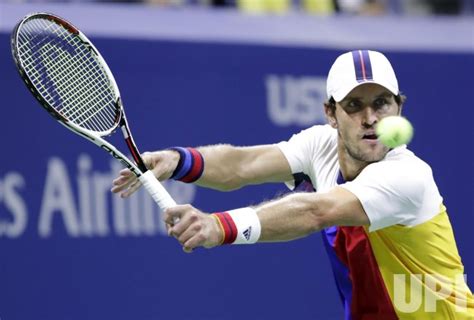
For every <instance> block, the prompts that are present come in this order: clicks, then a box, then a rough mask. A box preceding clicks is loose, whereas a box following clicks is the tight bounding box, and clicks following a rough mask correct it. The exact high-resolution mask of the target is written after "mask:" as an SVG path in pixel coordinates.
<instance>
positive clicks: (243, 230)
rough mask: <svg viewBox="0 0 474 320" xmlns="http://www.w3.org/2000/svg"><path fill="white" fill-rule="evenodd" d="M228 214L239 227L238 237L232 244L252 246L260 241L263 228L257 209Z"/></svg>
mask: <svg viewBox="0 0 474 320" xmlns="http://www.w3.org/2000/svg"><path fill="white" fill-rule="evenodd" d="M227 212H228V213H229V215H230V216H231V217H232V220H234V223H235V226H236V227H237V237H236V239H235V241H234V242H233V243H232V244H252V243H255V242H257V241H258V239H259V238H260V232H261V231H262V227H261V225H260V219H259V218H258V215H257V212H256V211H255V209H252V208H250V207H246V208H240V209H235V210H230V211H227Z"/></svg>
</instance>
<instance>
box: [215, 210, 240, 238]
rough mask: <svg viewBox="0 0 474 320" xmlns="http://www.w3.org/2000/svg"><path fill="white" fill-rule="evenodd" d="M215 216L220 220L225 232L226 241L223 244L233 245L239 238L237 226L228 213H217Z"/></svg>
mask: <svg viewBox="0 0 474 320" xmlns="http://www.w3.org/2000/svg"><path fill="white" fill-rule="evenodd" d="M214 215H215V216H216V217H217V219H219V222H220V225H221V227H222V230H223V231H224V240H223V241H222V244H232V243H234V241H235V239H236V238H237V226H236V225H235V223H234V220H233V219H232V217H231V216H230V214H229V213H228V212H217V213H214Z"/></svg>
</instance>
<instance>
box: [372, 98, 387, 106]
mask: <svg viewBox="0 0 474 320" xmlns="http://www.w3.org/2000/svg"><path fill="white" fill-rule="evenodd" d="M387 104H388V101H387V99H385V98H380V99H377V100H375V102H374V105H375V106H376V107H378V108H380V107H383V106H385V105H387Z"/></svg>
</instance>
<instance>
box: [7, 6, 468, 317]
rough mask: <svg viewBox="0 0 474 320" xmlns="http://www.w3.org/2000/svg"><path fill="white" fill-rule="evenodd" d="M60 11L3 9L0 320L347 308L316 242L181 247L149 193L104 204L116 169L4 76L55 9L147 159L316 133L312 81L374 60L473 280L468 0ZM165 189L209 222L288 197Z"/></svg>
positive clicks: (268, 190) (277, 190)
mask: <svg viewBox="0 0 474 320" xmlns="http://www.w3.org/2000/svg"><path fill="white" fill-rule="evenodd" d="M24 2H30V3H24ZM69 2H74V3H69V4H65V3H61V2H55V3H48V2H46V1H13V0H6V1H2V3H1V4H0V57H1V59H0V88H2V111H3V112H2V132H3V139H2V142H3V147H2V152H1V155H2V156H1V157H0V319H2V320H12V319H140V320H141V319H170V320H173V319H176V320H185V319H190V320H214V319H215V320H231V319H242V318H245V319H262V320H263V319H303V320H304V319H341V318H342V316H343V310H342V306H341V305H340V303H339V300H338V294H337V292H336V289H335V286H334V283H333V280H332V272H331V270H330V268H329V264H328V261H327V259H326V253H325V252H324V249H323V247H322V243H321V239H320V235H319V234H315V235H312V236H310V237H308V238H305V239H302V240H298V241H293V242H289V243H279V244H259V245H254V246H245V247H242V246H232V247H220V248H216V249H213V250H197V251H196V252H195V253H193V254H190V255H188V254H185V253H183V252H182V251H181V248H180V246H179V245H178V243H177V242H175V241H174V240H173V239H170V238H168V237H167V236H166V235H165V232H164V228H163V225H162V223H161V222H160V215H161V213H160V211H159V209H157V208H156V207H155V205H154V204H153V202H152V200H150V198H149V196H148V195H147V194H146V193H145V192H142V191H141V192H139V193H138V194H136V195H135V196H134V197H132V198H130V199H128V200H122V199H119V198H117V197H113V196H112V195H111V194H110V192H109V191H108V190H109V189H110V187H111V185H110V184H111V180H112V179H113V177H114V176H115V175H116V173H117V172H118V170H120V165H119V164H117V163H116V162H115V161H114V160H112V159H111V158H110V157H109V156H108V155H107V154H106V153H104V152H102V151H100V150H98V149H97V147H95V146H94V145H92V144H90V143H87V142H85V141H84V140H83V139H82V138H80V137H79V136H76V135H74V134H73V133H71V132H69V131H65V129H64V128H63V127H62V126H60V125H59V124H57V123H55V122H54V121H53V120H52V119H50V116H49V115H48V114H47V113H46V112H44V111H43V110H42V108H41V107H40V106H39V105H38V104H37V102H36V101H35V100H34V99H33V98H32V96H31V95H30V94H29V93H28V92H27V89H26V87H25V86H24V85H23V84H22V81H21V80H20V77H19V76H18V75H17V71H16V69H15V66H14V64H13V61H12V59H11V54H10V43H9V37H10V32H11V30H12V28H13V26H14V24H15V23H16V22H17V21H19V20H20V19H21V18H22V17H23V16H24V15H26V14H27V13H29V12H34V11H46V12H53V13H56V14H58V15H60V16H63V17H64V18H66V19H68V20H70V21H71V22H73V24H75V25H76V26H78V27H79V28H80V29H81V30H82V31H84V32H85V33H86V34H87V35H88V36H89V37H90V38H91V39H92V40H93V41H94V43H95V45H96V47H97V48H98V49H99V50H100V51H101V52H102V54H103V56H104V57H105V59H106V61H107V62H108V64H109V66H110V68H111V70H112V72H113V73H114V75H115V77H116V80H117V82H118V85H119V88H120V90H121V93H122V98H123V100H124V104H125V109H126V111H127V115H128V118H129V121H130V124H131V127H132V132H133V133H134V138H135V140H136V142H137V143H138V145H139V147H140V148H141V150H142V151H145V150H154V149H161V148H166V147H169V146H174V145H181V146H197V145H207V144H215V143H232V144H234V145H254V144H263V143H275V142H279V141H281V140H286V139H288V138H289V137H290V136H291V135H292V134H293V133H296V132H298V131H300V130H302V129H303V128H306V127H308V126H310V125H312V124H316V123H324V121H325V120H324V117H323V113H322V103H323V101H324V98H325V78H326V75H327V72H328V70H329V67H330V65H331V64H332V62H333V61H334V59H335V58H336V57H337V56H338V55H339V54H340V53H342V52H344V51H347V50H353V49H359V48H361V49H375V50H380V51H383V52H384V53H386V55H387V56H388V57H389V59H390V60H391V62H392V64H393V66H394V68H395V70H396V71H397V75H398V79H399V83H400V87H401V90H402V91H403V92H404V93H405V94H406V95H407V96H408V100H407V103H406V105H405V109H404V114H405V115H406V116H407V117H408V118H409V119H410V120H411V121H412V123H413V125H414V127H415V138H414V140H413V142H412V143H411V145H410V149H412V150H413V151H414V152H415V153H416V154H417V155H419V156H420V157H421V158H423V159H424V160H425V161H427V162H428V163H429V164H430V165H431V166H432V168H433V171H434V176H435V179H436V181H437V183H438V186H439V188H440V190H441V193H442V195H443V197H444V199H445V204H446V206H447V208H448V212H449V214H450V217H451V221H452V224H453V227H454V231H455V236H456V239H457V242H458V247H459V250H460V254H461V256H462V258H463V262H464V264H465V266H466V272H465V273H466V274H467V277H468V282H469V283H470V287H471V288H472V287H473V285H472V283H473V282H472V278H470V277H471V275H472V274H474V252H473V249H472V243H473V239H472V228H473V225H474V224H473V223H474V218H473V213H474V201H473V197H472V193H473V190H474V188H473V174H472V169H473V164H474V161H473V160H474V159H473V151H472V147H473V143H472V141H473V140H472V139H473V129H472V119H473V115H474V112H473V99H472V91H473V88H474V80H473V78H472V74H473V72H474V31H473V30H474V23H473V19H472V11H471V9H472V7H471V2H470V1H451V2H449V1H448V2H444V5H445V6H443V1H431V2H430V1H419V2H413V1H402V0H400V1H339V3H337V2H334V1H331V2H330V3H329V2H327V3H326V5H322V6H319V7H318V6H316V7H315V6H314V3H313V6H311V1H293V2H288V1H287V2H285V1H280V2H281V3H280V4H277V5H275V4H274V3H273V4H272V3H271V1H263V2H262V3H263V4H258V5H256V4H255V3H256V2H254V3H253V4H252V3H251V2H248V1H247V2H245V1H234V2H231V1H230V2H226V1H222V2H221V3H217V2H219V1H215V2H213V1H190V2H189V3H188V2H185V1H155V2H154V3H150V2H147V3H145V4H143V3H142V4H111V3H109V4H103V3H85V2H86V1H83V2H80V1H69ZM89 2H90V1H89ZM277 2H278V1H277ZM265 3H266V4H265ZM321 3H322V2H320V3H319V4H321ZM213 6H218V7H220V10H218V9H216V8H214V7H213ZM441 13H442V14H441ZM438 14H440V15H438ZM113 141H115V142H117V143H121V141H120V140H115V139H113ZM122 146H123V144H122ZM124 147H125V146H124ZM166 186H167V188H168V189H169V190H170V192H171V193H172V195H173V196H174V197H175V198H176V199H177V200H178V202H180V203H188V202H191V203H193V204H194V205H195V206H197V207H199V208H201V209H203V210H204V211H209V212H212V211H218V210H225V209H231V208H236V207H240V206H245V205H249V204H255V203H258V202H260V201H262V200H265V199H271V198H273V197H274V196H276V195H280V194H282V193H285V192H287V190H286V188H285V186H284V185H281V184H275V185H265V186H253V187H248V188H244V189H242V190H239V191H236V192H231V193H219V192H216V191H212V190H206V189H202V188H197V187H195V186H193V185H184V184H180V183H174V182H169V183H167V185H166ZM420 254H421V253H420ZM368 298H370V297H368Z"/></svg>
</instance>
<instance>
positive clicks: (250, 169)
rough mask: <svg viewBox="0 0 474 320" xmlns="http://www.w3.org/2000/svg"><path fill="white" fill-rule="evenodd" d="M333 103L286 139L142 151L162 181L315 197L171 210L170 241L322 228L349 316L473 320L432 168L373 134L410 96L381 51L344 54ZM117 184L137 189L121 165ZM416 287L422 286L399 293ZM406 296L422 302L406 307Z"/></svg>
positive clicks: (237, 238)
mask: <svg viewBox="0 0 474 320" xmlns="http://www.w3.org/2000/svg"><path fill="white" fill-rule="evenodd" d="M327 98H328V100H327V102H326V103H325V104H324V109H325V113H326V116H327V120H328V124H327V125H316V126H313V127H311V128H308V129H306V130H303V131H301V132H300V133H298V134H295V135H293V137H291V139H289V140H288V141H283V142H280V143H277V144H274V145H261V146H253V147H233V146H230V145H215V146H208V147H200V148H180V147H176V148H171V149H168V150H164V151H158V152H153V153H146V154H145V155H144V158H145V161H146V163H147V165H148V166H149V168H150V169H152V170H153V172H154V174H155V176H156V177H157V178H158V179H160V180H163V179H168V178H172V179H176V180H180V181H183V182H187V183H192V182H195V183H196V184H198V185H201V186H204V187H209V188H214V189H218V190H233V189H238V188H240V187H243V186H245V185H249V184H260V183H265V182H286V183H287V185H289V186H291V188H295V190H299V191H317V192H295V193H291V194H289V195H288V196H285V197H282V198H279V199H275V200H273V201H269V202H266V203H262V204H260V205H258V206H254V207H246V208H239V209H236V210H230V211H224V212H215V213H212V214H205V213H202V212H201V211H199V210H198V209H196V208H194V207H192V206H191V205H182V206H177V207H174V208H171V209H168V210H166V212H165V220H166V223H167V224H168V225H169V234H170V235H171V236H174V237H175V238H176V239H178V241H179V242H180V243H181V244H182V245H183V248H184V250H185V251H187V252H191V251H192V250H193V249H194V248H196V247H200V246H202V247H205V248H211V247H214V246H218V245H223V244H251V243H255V242H268V241H287V240H292V239H297V238H301V237H304V236H307V235H309V234H311V233H313V232H317V231H321V233H322V235H323V239H324V244H325V246H326V248H327V252H328V255H329V259H330V261H331V264H332V267H333V272H334V276H335V280H336V285H337V288H338V290H339V293H340V297H341V300H342V303H343V305H344V308H345V315H346V319H384V320H386V319H440V320H441V319H443V320H445V319H474V299H473V296H472V293H471V291H470V289H469V288H468V286H467V284H466V281H465V279H464V277H463V273H464V267H463V264H462V262H461V258H460V256H459V254H458V250H457V247H456V241H455V239H454V236H453V230H452V228H451V224H450V221H449V217H448V214H447V210H446V208H445V206H444V205H443V198H442V197H441V195H440V193H439V191H438V188H437V186H436V183H435V181H434V179H433V174H432V171H431V168H430V166H429V165H428V164H426V163H425V162H424V161H423V160H421V159H420V158H418V157H417V156H416V155H415V154H413V152H411V151H410V150H408V149H407V147H406V146H405V145H403V146H400V147H397V148H394V149H389V148H387V147H385V146H384V145H382V144H381V143H380V142H379V141H378V140H377V136H376V134H375V127H376V125H377V123H378V122H379V121H380V120H381V119H382V118H384V117H387V116H392V115H399V114H401V111H402V105H403V102H404V99H405V97H404V96H403V95H402V94H401V93H400V91H399V88H398V81H397V78H396V75H395V72H394V70H393V68H392V66H391V64H390V62H389V61H388V60H387V58H386V57H385V56H384V55H383V54H381V53H379V52H375V51H368V50H357V51H352V52H347V53H344V54H342V55H341V56H339V57H338V58H337V59H336V61H335V62H334V64H333V65H332V67H331V69H330V71H329V75H328V78H327ZM113 184H114V186H113V188H112V191H113V192H115V193H120V194H121V196H122V197H128V196H130V195H131V194H132V193H133V192H135V191H136V190H137V189H138V188H139V187H140V183H139V181H138V180H137V179H136V178H135V176H134V175H133V174H132V173H131V172H130V171H128V170H126V169H125V170H123V171H121V172H120V175H119V177H118V178H117V179H115V180H114V182H113ZM177 218H178V219H179V222H177V223H173V222H174V221H177V220H176V219H177ZM410 285H412V286H413V285H415V286H416V285H418V288H419V290H418V291H415V292H411V296H410V297H405V295H402V296H400V292H403V293H405V289H407V291H408V290H409V289H410ZM410 299H412V302H413V301H415V300H413V299H416V301H419V304H418V305H413V304H412V305H408V304H407V301H409V300H410Z"/></svg>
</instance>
